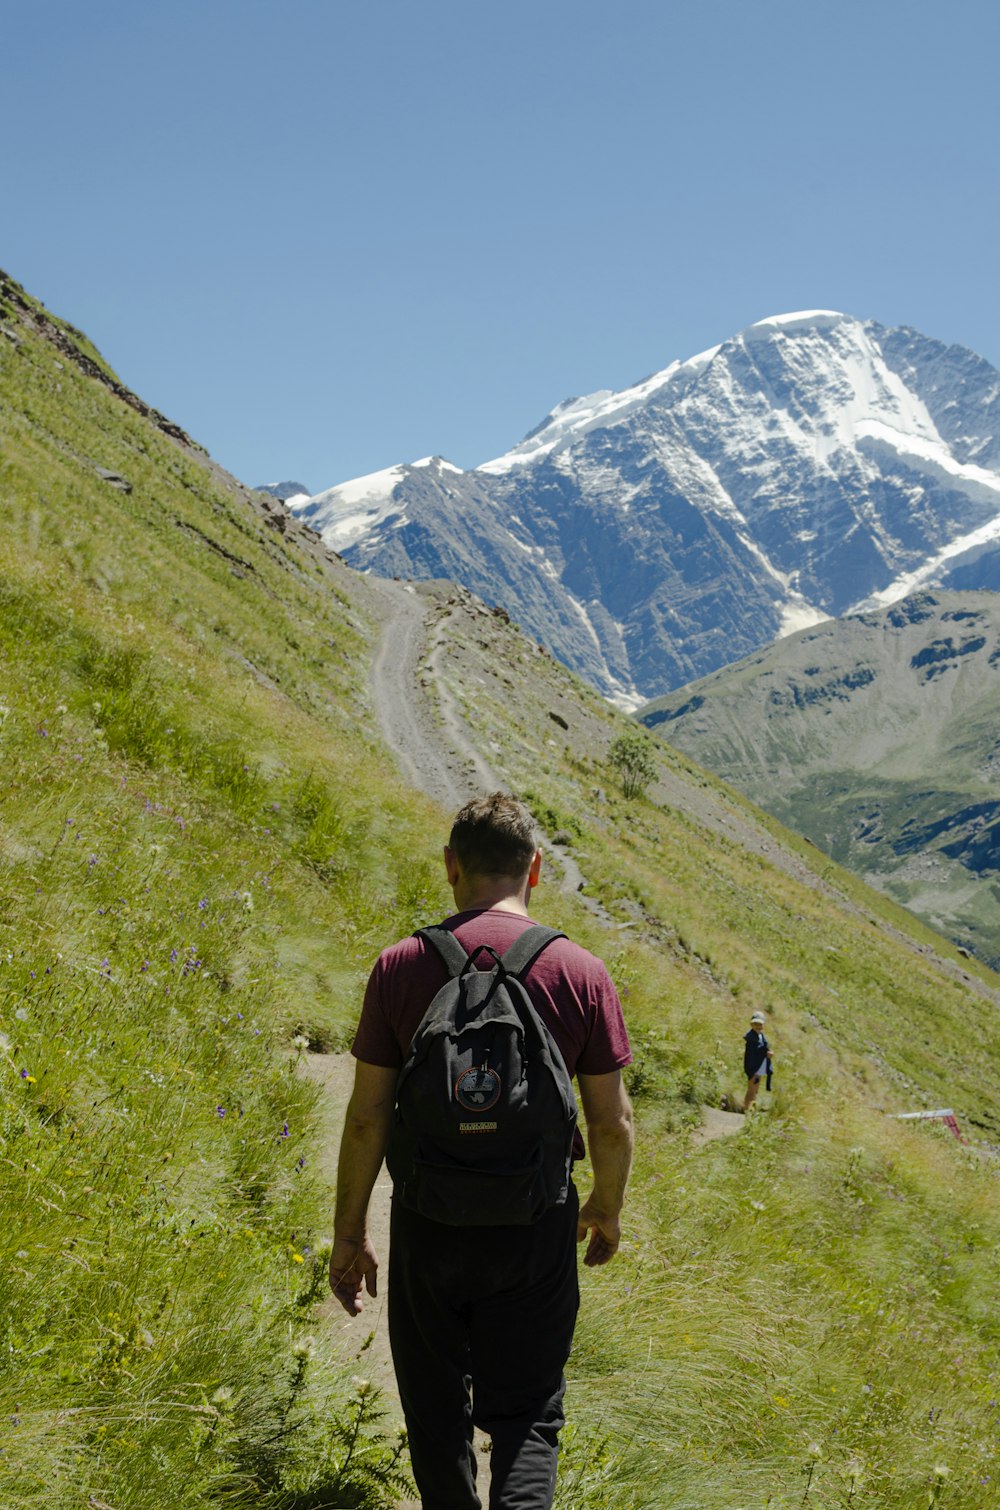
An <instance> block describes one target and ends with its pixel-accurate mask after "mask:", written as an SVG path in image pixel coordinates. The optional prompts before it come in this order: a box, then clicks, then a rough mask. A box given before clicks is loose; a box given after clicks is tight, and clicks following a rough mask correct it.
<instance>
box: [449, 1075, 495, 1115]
mask: <svg viewBox="0 0 1000 1510" xmlns="http://www.w3.org/2000/svg"><path fill="white" fill-rule="evenodd" d="M455 1100H456V1101H457V1102H458V1104H459V1106H461V1107H462V1108H463V1110H465V1111H467V1112H488V1111H489V1109H490V1107H491V1106H496V1104H497V1102H498V1101H499V1100H500V1076H499V1075H498V1074H497V1072H496V1070H491V1069H484V1068H483V1067H482V1066H481V1065H476V1066H474V1067H473V1068H472V1069H468V1070H465V1071H464V1072H463V1073H462V1074H461V1075H459V1077H458V1080H457V1081H456V1082H455Z"/></svg>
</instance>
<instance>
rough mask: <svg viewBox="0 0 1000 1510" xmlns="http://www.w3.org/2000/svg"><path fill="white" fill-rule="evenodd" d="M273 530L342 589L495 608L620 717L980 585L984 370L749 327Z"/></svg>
mask: <svg viewBox="0 0 1000 1510" xmlns="http://www.w3.org/2000/svg"><path fill="white" fill-rule="evenodd" d="M295 511H296V512H301V513H303V514H304V515H305V516H306V517H307V518H308V519H309V522H310V523H312V524H313V525H314V527H316V528H318V529H319V530H320V531H321V532H322V534H323V535H324V537H325V539H326V540H327V542H328V544H330V545H332V546H333V547H334V548H335V549H338V550H342V551H346V552H347V555H348V559H349V560H350V561H351V562H352V564H354V565H356V566H358V567H360V568H362V569H364V570H370V571H375V572H381V573H385V574H386V575H400V576H415V577H450V578H453V579H455V580H456V581H459V582H461V583H463V584H464V585H465V586H467V587H469V588H470V589H471V590H473V591H474V592H476V593H478V594H479V595H480V596H481V597H484V598H486V599H487V600H488V601H490V602H497V601H498V600H499V601H500V602H501V603H502V604H503V606H504V607H506V608H507V609H508V610H509V611H510V612H511V613H512V614H513V616H514V617H515V618H516V619H517V621H518V622H519V623H521V624H523V625H525V626H526V627H528V628H530V629H531V631H532V632H533V633H534V634H535V635H536V637H537V638H538V639H540V640H541V641H542V642H543V643H544V644H546V645H548V646H550V647H551V649H552V650H554V651H555V652H556V654H557V655H559V656H560V657H561V658H562V659H563V660H564V661H566V662H567V664H569V665H570V666H572V667H573V668H574V669H576V670H578V671H579V672H581V673H582V674H583V675H584V676H586V677H588V678H589V679H590V680H591V681H592V682H593V683H594V684H595V685H596V686H597V687H598V688H599V689H600V690H601V691H602V692H604V693H605V694H606V695H607V696H609V697H612V698H614V699H616V700H617V701H619V702H620V703H622V704H624V705H626V706H629V705H632V704H634V702H635V701H636V700H637V699H638V698H641V697H643V696H655V695H657V694H658V693H662V692H665V691H667V690H669V689H670V688H672V687H677V686H679V685H682V684H683V683H685V682H688V681H690V680H692V679H694V678H695V677H698V676H702V675H704V674H706V673H707V672H709V671H712V670H714V669H716V668H717V667H719V666H722V665H725V664H726V663H728V662H730V661H733V660H736V659H738V658H739V657H740V656H743V655H746V654H748V653H750V652H751V651H753V650H756V649H758V648H759V647H761V646H763V645H766V644H768V643H770V642H771V641H773V640H775V639H777V638H780V637H782V636H783V635H785V634H787V633H789V632H790V631H792V630H794V629H796V628H799V627H801V626H802V625H804V624H814V623H817V622H819V621H821V620H823V619H826V618H831V617H837V616H839V615H842V614H844V613H845V612H848V611H849V610H851V609H855V608H857V607H859V606H860V605H862V604H864V605H878V604H881V605H885V604H887V603H890V602H892V601H895V600H897V599H899V598H901V597H903V596H905V595H906V593H907V592H910V591H912V590H914V589H915V588H917V587H934V586H937V585H942V584H943V585H947V584H948V582H949V581H951V580H955V581H956V582H957V581H959V580H961V582H962V584H963V586H965V587H972V588H974V587H989V586H992V585H993V584H995V582H996V581H997V580H998V576H1000V373H998V372H997V371H996V370H995V369H994V368H992V367H990V366H989V364H988V363H986V362H984V361H983V360H982V358H979V357H976V356H975V354H974V353H971V352H968V351H965V350H964V349H963V348H960V347H953V346H952V347H946V346H944V345H942V343H940V342H937V341H933V340H931V339H929V338H927V337H926V336H922V335H920V334H919V333H918V332H916V331H913V330H893V329H888V328H886V327H883V326H881V325H879V324H877V323H876V322H874V321H871V320H868V321H862V320H859V319H856V318H855V317H853V316H851V315H846V314H841V313H838V312H837V311H835V310H823V309H819V310H799V311H795V312H792V313H789V314H779V315H771V316H768V317H767V318H766V319H763V320H758V321H757V322H756V323H755V324H753V325H750V326H748V327H747V328H746V329H745V330H744V331H742V332H741V333H739V334H737V335H735V336H734V337H733V338H732V339H730V340H728V341H726V342H724V343H723V344H722V345H721V346H715V347H711V348H710V349H709V350H708V351H704V352H700V353H699V354H698V355H696V356H694V357H691V358H689V359H688V360H686V361H675V362H672V363H670V364H669V365H668V366H667V367H664V368H662V369H661V370H660V371H658V372H655V373H653V374H652V375H651V376H649V377H646V378H643V379H642V380H641V381H640V382H638V383H635V384H633V385H632V386H631V387H629V388H625V389H622V390H621V391H618V392H615V391H612V390H611V389H607V388H602V389H598V390H597V391H596V392H594V393H590V394H587V395H585V396H583V397H575V398H567V399H564V400H563V401H562V402H561V403H559V404H557V405H556V406H555V408H553V409H552V410H551V411H550V412H549V414H548V415H547V416H546V417H545V419H544V420H543V421H542V423H541V424H540V425H539V426H537V427H536V429H535V430H534V431H532V432H531V433H530V434H529V435H528V436H526V437H525V438H524V440H522V441H520V442H518V444H517V445H515V446H513V447H512V448H511V450H509V451H507V452H505V453H504V454H503V455H502V456H498V457H495V458H494V459H493V460H491V461H488V462H485V463H483V464H482V465H481V466H479V467H477V468H475V469H474V470H472V471H462V470H461V469H460V468H456V467H454V466H453V465H452V464H451V463H447V462H443V461H441V460H440V458H434V457H425V458H423V460H422V461H421V462H419V463H416V464H410V465H409V466H397V467H393V468H388V469H386V470H385V471H384V472H379V473H374V474H372V475H370V476H369V477H366V478H360V479H356V480H354V481H353V482H349V483H344V484H341V485H340V486H339V487H338V488H334V489H329V490H328V491H327V492H326V493H324V494H318V495H316V497H315V498H313V499H311V500H303V501H302V502H301V503H298V502H297V503H296V504H295ZM956 574H961V575H960V576H959V575H956Z"/></svg>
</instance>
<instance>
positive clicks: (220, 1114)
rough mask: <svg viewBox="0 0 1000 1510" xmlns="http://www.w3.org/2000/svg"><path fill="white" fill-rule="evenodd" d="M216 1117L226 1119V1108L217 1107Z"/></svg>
mask: <svg viewBox="0 0 1000 1510" xmlns="http://www.w3.org/2000/svg"><path fill="white" fill-rule="evenodd" d="M215 1115H216V1116H217V1117H224V1116H225V1115H226V1108H225V1107H224V1106H217V1107H216V1108H215Z"/></svg>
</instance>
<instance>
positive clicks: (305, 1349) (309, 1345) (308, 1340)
mask: <svg viewBox="0 0 1000 1510" xmlns="http://www.w3.org/2000/svg"><path fill="white" fill-rule="evenodd" d="M300 1262H301V1260H300ZM315 1352H316V1342H315V1339H314V1338H312V1337H299V1338H298V1339H297V1341H295V1342H293V1343H292V1357H293V1358H302V1359H307V1358H312V1357H313V1355H314V1354H315Z"/></svg>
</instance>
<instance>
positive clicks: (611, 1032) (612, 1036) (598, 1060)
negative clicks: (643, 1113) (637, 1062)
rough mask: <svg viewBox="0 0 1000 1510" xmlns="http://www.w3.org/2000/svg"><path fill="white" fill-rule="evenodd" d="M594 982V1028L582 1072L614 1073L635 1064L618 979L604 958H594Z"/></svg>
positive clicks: (579, 1064) (580, 1061) (582, 1056)
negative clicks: (615, 980)
mask: <svg viewBox="0 0 1000 1510" xmlns="http://www.w3.org/2000/svg"><path fill="white" fill-rule="evenodd" d="M594 966H595V968H594V971H593V978H592V980H591V983H590V993H589V994H590V998H591V1014H592V1016H591V1029H590V1033H589V1035H588V1037H587V1042H586V1044H585V1046H584V1048H583V1051H582V1052H581V1054H580V1057H579V1059H578V1060H577V1062H576V1072H577V1074H578V1075H610V1074H612V1073H613V1071H614V1070H620V1069H624V1067H625V1065H626V1064H631V1063H632V1049H631V1047H630V1045H629V1041H628V1033H627V1031H626V1028H625V1018H624V1016H623V1014H622V1004H621V1002H620V1001H619V999H618V992H617V991H616V990H615V984H614V981H613V980H612V979H611V976H610V975H609V974H608V972H607V969H606V968H605V966H604V965H603V964H602V963H601V961H600V960H598V959H595V960H594Z"/></svg>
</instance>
